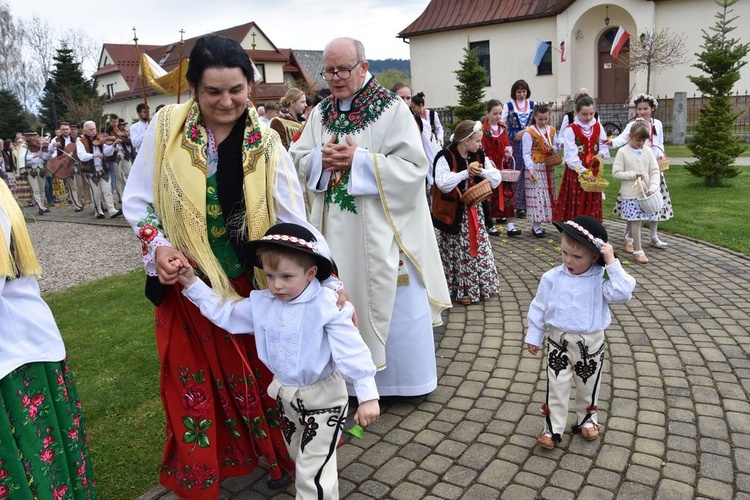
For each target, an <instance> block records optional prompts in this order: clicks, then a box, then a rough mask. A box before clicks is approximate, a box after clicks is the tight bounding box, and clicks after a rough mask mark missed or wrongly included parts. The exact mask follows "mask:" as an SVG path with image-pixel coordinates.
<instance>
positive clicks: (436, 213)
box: [431, 144, 484, 234]
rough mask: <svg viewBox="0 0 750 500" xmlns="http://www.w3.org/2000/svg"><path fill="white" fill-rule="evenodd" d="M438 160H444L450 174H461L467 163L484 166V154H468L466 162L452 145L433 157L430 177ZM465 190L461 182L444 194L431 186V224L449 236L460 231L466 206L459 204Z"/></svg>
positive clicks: (480, 151)
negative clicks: (477, 163)
mask: <svg viewBox="0 0 750 500" xmlns="http://www.w3.org/2000/svg"><path fill="white" fill-rule="evenodd" d="M440 158H445V160H446V161H447V162H448V164H449V165H450V167H451V171H452V172H461V171H464V170H466V169H467V168H468V165H469V163H471V162H473V161H478V162H480V163H482V164H484V152H483V151H482V150H481V149H480V150H478V151H477V152H476V153H469V158H468V161H466V160H464V159H463V158H462V157H461V155H460V154H458V151H457V150H456V148H455V146H454V145H452V144H451V145H450V146H449V147H448V149H444V150H442V151H440V152H439V153H438V154H437V155H436V156H435V162H434V164H433V167H432V175H433V178H434V175H435V165H437V162H438V160H439V159H440ZM480 181H482V178H481V177H475V178H474V182H475V183H476V182H480ZM465 190H466V181H461V182H460V183H459V184H458V186H456V188H455V189H453V190H452V191H450V192H448V193H444V192H442V191H441V190H440V188H438V187H437V183H434V184H433V185H432V207H431V209H432V210H431V212H432V224H433V225H434V226H435V227H436V228H438V229H440V230H441V231H444V232H446V233H450V234H458V233H459V232H460V231H461V219H462V217H463V213H464V210H465V209H466V205H464V203H462V202H461V193H462V192H463V191H465Z"/></svg>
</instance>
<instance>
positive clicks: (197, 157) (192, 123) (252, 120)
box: [182, 101, 263, 174]
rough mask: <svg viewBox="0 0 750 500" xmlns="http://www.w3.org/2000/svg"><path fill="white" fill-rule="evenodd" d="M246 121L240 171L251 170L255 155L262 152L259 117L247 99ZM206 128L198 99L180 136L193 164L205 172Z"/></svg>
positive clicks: (207, 139) (189, 112)
mask: <svg viewBox="0 0 750 500" xmlns="http://www.w3.org/2000/svg"><path fill="white" fill-rule="evenodd" d="M246 107H247V111H248V113H247V121H246V123H245V133H244V137H245V139H244V141H243V145H242V171H243V172H244V173H246V174H247V173H248V172H251V171H252V170H253V169H254V168H255V167H254V165H255V161H254V160H255V157H256V156H257V155H261V154H263V141H262V134H261V132H260V118H259V117H258V113H257V112H256V111H255V107H254V106H253V105H252V103H251V102H250V101H247V104H246ZM208 141H209V138H208V130H207V129H206V125H205V124H204V123H203V119H201V117H200V109H199V108H198V101H195V102H193V105H192V106H191V107H190V111H188V115H187V121H186V122H185V127H184V132H183V136H182V147H183V148H185V149H186V150H187V151H188V152H190V155H191V157H192V160H193V164H194V165H195V166H196V167H198V168H199V169H201V170H202V171H203V172H206V171H207V169H206V163H207V160H206V147H207V145H208Z"/></svg>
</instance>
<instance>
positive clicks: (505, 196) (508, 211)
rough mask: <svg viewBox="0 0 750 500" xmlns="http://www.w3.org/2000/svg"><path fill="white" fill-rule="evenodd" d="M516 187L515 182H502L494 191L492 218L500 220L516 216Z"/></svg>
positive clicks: (491, 204) (491, 202)
mask: <svg viewBox="0 0 750 500" xmlns="http://www.w3.org/2000/svg"><path fill="white" fill-rule="evenodd" d="M515 186H516V184H515V183H514V182H501V183H500V185H499V186H498V187H496V188H495V189H493V190H492V195H491V197H490V206H491V207H492V217H494V218H496V219H500V218H501V217H515V216H516V204H515V201H514V199H513V198H514V196H515ZM501 195H502V196H501Z"/></svg>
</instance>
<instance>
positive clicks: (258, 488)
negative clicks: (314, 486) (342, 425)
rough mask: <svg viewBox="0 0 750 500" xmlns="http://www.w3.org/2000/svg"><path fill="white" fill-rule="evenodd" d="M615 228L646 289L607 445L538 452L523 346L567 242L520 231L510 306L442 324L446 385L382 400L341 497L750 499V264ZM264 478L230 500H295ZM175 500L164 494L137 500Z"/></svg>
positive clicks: (460, 309)
mask: <svg viewBox="0 0 750 500" xmlns="http://www.w3.org/2000/svg"><path fill="white" fill-rule="evenodd" d="M605 226H606V227H607V229H608V231H609V233H610V235H611V241H612V242H613V245H614V246H615V251H617V252H618V253H619V254H620V257H621V258H622V259H623V260H624V261H626V262H625V264H626V268H627V270H628V272H630V273H631V274H632V275H633V276H635V277H636V280H637V281H638V286H637V288H636V291H635V294H634V298H633V300H632V301H631V302H630V303H629V304H627V305H617V306H613V307H612V312H613V322H612V326H611V327H610V328H609V329H608V330H607V344H608V349H607V356H606V360H605V368H604V371H605V375H604V377H603V382H602V387H601V397H600V400H599V422H600V423H601V424H603V432H602V437H601V439H600V440H599V441H597V442H585V441H583V440H582V439H581V438H580V436H576V437H571V436H570V435H569V434H568V435H566V436H565V437H564V439H563V442H562V443H561V445H560V446H559V447H558V448H556V449H554V450H543V449H540V448H538V447H536V439H535V438H536V436H537V434H538V433H539V432H540V431H541V430H542V427H543V416H542V414H541V412H540V405H541V402H542V401H543V399H544V394H545V389H546V381H545V374H544V373H543V371H542V370H543V358H542V356H536V357H534V356H531V355H530V354H528V352H526V351H525V350H524V349H523V335H524V330H525V324H526V320H525V314H526V311H527V310H528V306H529V303H530V302H531V299H532V298H533V296H534V293H535V292H536V288H537V285H538V282H539V278H540V277H541V275H542V274H543V273H544V271H546V270H547V269H549V268H550V267H552V266H554V265H556V264H557V263H558V262H559V250H558V245H559V237H558V236H557V234H550V238H548V239H535V238H532V237H531V236H530V233H529V229H530V227H529V224H528V223H527V222H525V221H522V222H521V223H520V224H519V227H520V228H521V229H522V230H523V231H524V234H523V236H522V237H520V238H515V239H507V238H505V237H502V238H495V239H493V246H494V250H495V256H496V263H497V266H498V269H499V270H500V274H501V277H502V278H501V282H502V292H501V293H500V295H499V296H498V297H494V298H492V299H491V300H488V301H485V302H482V303H479V304H476V305H470V306H461V305H456V306H455V307H453V308H452V309H450V310H449V311H448V312H447V313H446V315H445V318H446V323H445V326H444V327H443V328H441V329H440V330H439V331H438V332H437V335H436V341H437V363H438V371H439V376H440V381H439V387H438V388H437V390H435V391H434V392H433V393H431V394H430V395H428V396H426V397H422V398H418V399H416V400H408V401H392V400H389V401H384V404H383V415H382V416H381V418H380V421H379V422H378V423H377V424H375V425H373V426H372V427H370V428H368V429H367V431H366V432H365V433H364V436H363V439H362V440H361V441H358V440H356V439H353V438H351V437H349V438H348V440H347V442H346V443H345V444H344V445H343V446H342V447H341V448H339V453H338V460H339V471H340V492H341V497H342V498H347V499H352V500H355V499H356V500H358V499H366V498H384V499H385V498H389V499H391V498H392V499H404V500H416V499H421V498H427V499H471V500H475V499H479V500H481V499H496V498H508V499H512V500H524V499H534V498H552V499H556V500H557V499H574V498H575V499H595V500H602V499H609V498H618V499H626V498H633V499H639V500H640V499H646V498H658V499H672V498H674V499H684V498H715V499H732V498H744V499H750V402H748V391H750V360H748V351H749V350H750V335H749V334H748V332H749V331H750V312H749V311H750V258H748V257H747V256H744V255H740V254H737V253H734V252H731V251H728V250H724V249H721V248H718V247H715V246H712V245H708V244H705V243H703V242H699V241H695V240H691V239H689V238H683V237H678V236H671V235H669V234H666V233H664V234H663V239H664V240H665V241H667V242H668V243H669V247H668V248H667V249H665V250H658V249H655V248H651V247H647V248H646V252H647V255H648V256H649V258H650V259H651V262H650V263H648V264H645V265H643V264H638V263H636V262H635V261H633V260H630V261H629V262H628V256H627V255H625V254H624V250H623V246H622V242H621V239H620V238H619V235H620V234H621V233H622V231H623V229H624V224H623V223H622V222H621V221H615V220H607V221H605ZM666 226H667V224H665V229H666ZM553 230H554V229H553ZM572 423H574V416H573V415H570V417H569V419H568V424H572ZM349 425H351V422H350V423H349ZM265 477H266V476H265V473H264V471H262V470H260V469H259V470H256V471H255V472H254V473H253V474H251V475H249V476H245V477H240V478H231V479H228V480H225V481H224V482H223V483H222V491H223V493H222V498H227V499H230V498H231V499H262V498H275V499H292V498H294V487H293V486H290V487H289V488H287V489H286V490H284V491H281V492H271V491H269V490H268V489H267V487H266V485H265ZM174 498H176V497H175V496H174V495H173V494H172V493H170V492H169V491H167V490H165V489H163V488H156V489H154V490H152V491H150V492H149V493H147V494H146V495H144V496H142V497H141V500H151V499H160V500H171V499H174Z"/></svg>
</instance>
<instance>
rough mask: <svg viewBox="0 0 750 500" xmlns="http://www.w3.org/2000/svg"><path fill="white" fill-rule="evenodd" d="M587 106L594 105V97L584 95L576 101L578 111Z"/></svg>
mask: <svg viewBox="0 0 750 500" xmlns="http://www.w3.org/2000/svg"><path fill="white" fill-rule="evenodd" d="M586 106H594V99H593V98H592V97H591V96H588V95H582V96H581V97H579V98H578V100H577V101H576V113H578V112H579V111H581V109H582V108H584V107H586Z"/></svg>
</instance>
